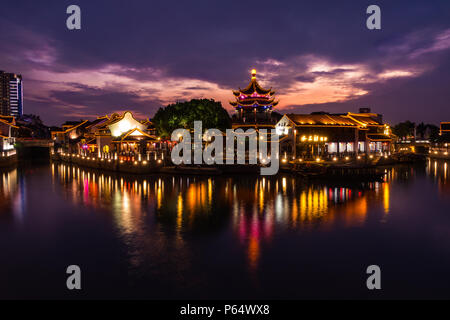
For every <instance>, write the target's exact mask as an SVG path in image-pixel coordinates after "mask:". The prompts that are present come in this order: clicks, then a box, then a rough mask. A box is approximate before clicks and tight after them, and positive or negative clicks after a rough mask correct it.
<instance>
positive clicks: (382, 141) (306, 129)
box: [276, 109, 393, 159]
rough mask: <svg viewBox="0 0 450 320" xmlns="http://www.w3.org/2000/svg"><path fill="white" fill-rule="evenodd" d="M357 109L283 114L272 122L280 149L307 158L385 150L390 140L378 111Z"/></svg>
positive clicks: (295, 156) (388, 149)
mask: <svg viewBox="0 0 450 320" xmlns="http://www.w3.org/2000/svg"><path fill="white" fill-rule="evenodd" d="M360 111H362V112H360V113H351V112H348V113H346V114H329V113H325V112H320V113H312V114H286V115H284V116H283V118H282V119H281V120H280V121H279V122H278V123H277V124H276V130H277V133H278V134H279V135H281V136H282V137H281V139H282V141H281V144H280V151H281V153H285V154H287V155H289V156H292V157H294V158H297V157H301V158H306V159H307V158H315V157H318V156H320V157H326V156H346V155H356V154H358V153H387V152H389V151H390V148H391V142H392V140H393V139H392V134H391V131H390V128H389V126H388V125H385V124H383V123H382V121H381V116H380V115H378V114H374V113H370V110H366V109H362V110H360Z"/></svg>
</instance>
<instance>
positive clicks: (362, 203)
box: [52, 164, 415, 269]
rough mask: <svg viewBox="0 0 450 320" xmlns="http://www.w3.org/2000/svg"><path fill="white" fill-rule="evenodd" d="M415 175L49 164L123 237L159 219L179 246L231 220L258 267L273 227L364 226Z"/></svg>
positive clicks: (77, 200)
mask: <svg viewBox="0 0 450 320" xmlns="http://www.w3.org/2000/svg"><path fill="white" fill-rule="evenodd" d="M414 175H415V171H414V169H412V168H408V167H406V168H401V169H396V168H393V169H389V170H386V174H385V181H384V182H371V183H361V184H356V185H348V186H342V185H329V184H324V183H311V182H309V183H306V182H305V181H302V180H300V179H299V178H296V177H293V176H289V175H286V176H283V175H279V176H276V177H261V176H247V177H214V178H208V177H192V176H180V177H172V176H149V177H146V178H140V177H136V176H117V175H115V174H112V173H110V174H108V173H98V172H94V171H89V170H84V169H81V168H78V167H74V166H68V165H65V164H52V178H53V182H54V188H55V190H56V189H60V185H61V184H62V185H63V186H64V188H62V192H63V194H64V197H65V198H66V199H68V200H69V201H71V202H72V203H73V204H74V205H79V204H82V205H84V206H88V207H93V208H95V209H98V210H99V211H100V212H111V213H112V217H113V219H114V223H115V224H116V226H117V228H118V229H119V230H120V232H121V234H122V236H128V238H126V239H133V238H136V237H137V238H139V237H146V236H148V233H149V231H148V225H149V224H153V223H154V224H155V225H156V230H159V232H164V234H163V233H161V235H164V236H166V235H167V234H172V233H173V234H174V236H175V239H176V246H177V247H182V246H184V237H185V235H186V233H190V234H192V233H214V232H217V230H220V229H226V230H228V229H227V226H228V225H230V224H231V230H232V232H233V234H234V235H235V238H236V240H238V243H240V245H241V246H242V247H243V249H244V250H245V252H246V255H247V260H248V266H249V268H250V269H256V268H257V266H258V262H259V260H260V258H261V254H262V251H263V248H264V246H265V245H266V244H268V243H270V242H271V239H272V237H273V235H274V233H275V232H282V231H283V230H291V231H294V232H298V231H305V232H306V231H308V230H317V229H323V230H327V229H332V228H348V227H361V226H363V225H364V223H365V222H366V221H367V219H368V217H367V215H368V212H369V208H375V209H376V208H380V211H379V212H380V213H381V214H380V215H379V217H377V218H379V220H380V221H381V222H385V221H386V219H387V218H388V214H389V211H390V206H391V203H390V201H391V199H390V198H391V197H390V193H391V183H392V181H393V180H396V179H397V180H400V181H401V180H405V179H408V180H410V179H412V178H414ZM372 212H377V211H376V210H372ZM161 230H162V231H161ZM131 245H134V244H133V243H131ZM137 255H138V254H137Z"/></svg>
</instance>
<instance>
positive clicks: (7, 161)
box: [0, 150, 17, 168]
mask: <svg viewBox="0 0 450 320" xmlns="http://www.w3.org/2000/svg"><path fill="white" fill-rule="evenodd" d="M16 164H17V153H16V152H15V150H11V151H4V152H1V153H0V168H8V167H12V166H14V165H16Z"/></svg>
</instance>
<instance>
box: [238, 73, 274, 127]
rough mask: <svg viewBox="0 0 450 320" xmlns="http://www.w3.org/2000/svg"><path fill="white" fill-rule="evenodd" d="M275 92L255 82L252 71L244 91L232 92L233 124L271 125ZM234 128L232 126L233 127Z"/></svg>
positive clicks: (254, 75)
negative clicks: (233, 97)
mask: <svg viewBox="0 0 450 320" xmlns="http://www.w3.org/2000/svg"><path fill="white" fill-rule="evenodd" d="M274 94H275V91H273V90H272V88H270V89H264V88H263V87H261V86H260V84H259V83H258V81H256V70H255V69H253V70H252V78H251V80H250V83H249V84H248V86H247V87H246V88H245V89H241V88H239V90H236V91H233V95H234V96H235V101H232V102H230V104H231V105H232V106H233V107H234V108H235V111H236V113H235V114H234V115H233V122H234V123H241V124H242V123H246V124H255V123H272V122H273V121H272V108H273V107H274V106H276V105H277V104H278V101H275V97H274ZM233 127H234V125H233Z"/></svg>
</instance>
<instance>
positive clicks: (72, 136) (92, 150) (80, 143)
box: [52, 111, 159, 161]
mask: <svg viewBox="0 0 450 320" xmlns="http://www.w3.org/2000/svg"><path fill="white" fill-rule="evenodd" d="M154 131H155V130H154V127H153V125H152V123H151V121H149V120H148V119H147V120H143V121H139V120H137V119H135V118H134V116H133V114H132V113H131V112H130V111H126V112H124V113H123V114H122V115H120V114H117V113H113V114H112V115H111V116H107V115H106V116H102V117H98V118H97V119H95V120H93V121H88V120H81V121H77V122H66V123H65V124H63V126H62V129H61V130H58V131H53V132H52V137H53V140H54V141H55V143H57V144H59V145H61V146H62V149H63V150H62V151H63V152H67V153H76V154H83V155H93V156H99V157H108V158H111V157H119V158H122V157H123V158H124V159H125V158H126V159H127V160H130V161H134V158H138V157H141V158H142V157H144V156H148V152H150V151H152V150H155V149H156V148H157V147H158V146H157V143H159V139H158V138H157V137H156V136H154V135H152V133H154Z"/></svg>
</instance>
